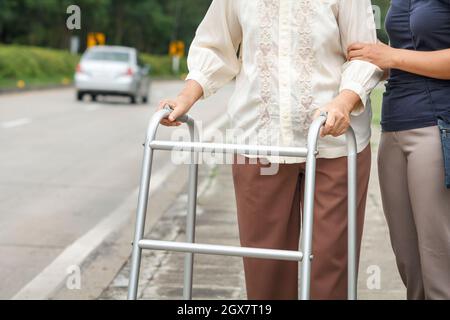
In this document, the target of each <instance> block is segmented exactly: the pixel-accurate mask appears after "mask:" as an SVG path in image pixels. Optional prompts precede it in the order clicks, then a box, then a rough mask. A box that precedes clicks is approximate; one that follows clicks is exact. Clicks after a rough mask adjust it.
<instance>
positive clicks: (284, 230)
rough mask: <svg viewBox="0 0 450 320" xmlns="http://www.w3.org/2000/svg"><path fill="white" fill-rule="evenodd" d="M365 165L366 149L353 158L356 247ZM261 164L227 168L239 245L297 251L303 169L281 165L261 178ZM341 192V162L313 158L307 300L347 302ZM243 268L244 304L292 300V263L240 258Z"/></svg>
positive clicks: (367, 169)
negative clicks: (233, 194) (230, 173)
mask: <svg viewBox="0 0 450 320" xmlns="http://www.w3.org/2000/svg"><path fill="white" fill-rule="evenodd" d="M242 160H243V159H242V158H241V159H240V161H242ZM238 163H239V162H238ZM370 163H371V151H370V147H367V148H366V149H365V150H364V151H363V152H361V153H360V154H359V155H358V229H359V232H358V245H359V244H360V243H361V238H362V229H363V224H364V211H365V206H366V196H367V187H368V182H369V175H370ZM264 166H266V165H263V164H261V163H258V164H251V163H248V160H246V161H245V164H235V165H233V178H234V185H235V191H236V199H237V211H238V218H239V232H240V238H241V243H242V245H243V246H245V247H256V248H270V249H286V250H298V248H299V235H300V225H301V220H300V219H301V204H302V198H303V191H304V173H305V165H304V164H282V165H280V166H279V170H278V173H277V174H276V175H261V169H262V168H263V167H264ZM269 166H270V165H269ZM347 194H348V193H347V158H339V159H318V161H317V177H316V193H315V210H314V215H315V217H314V219H315V220H314V235H313V252H314V260H313V262H312V274H311V298H312V299H320V300H322V299H346V298H347ZM244 269H245V279H246V285H247V295H248V298H249V299H250V300H273V299H285V300H291V299H297V298H298V281H297V279H298V263H296V262H289V261H273V260H260V259H244Z"/></svg>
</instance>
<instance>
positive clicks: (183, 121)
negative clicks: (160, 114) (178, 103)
mask: <svg viewBox="0 0 450 320" xmlns="http://www.w3.org/2000/svg"><path fill="white" fill-rule="evenodd" d="M164 109H165V110H168V111H170V112H173V111H174V110H173V108H172V107H171V106H169V105H168V104H166V105H165V106H164ZM176 121H179V122H182V123H187V122H189V116H188V115H187V114H185V115H183V116H181V117H179V118H178V119H177V120H176Z"/></svg>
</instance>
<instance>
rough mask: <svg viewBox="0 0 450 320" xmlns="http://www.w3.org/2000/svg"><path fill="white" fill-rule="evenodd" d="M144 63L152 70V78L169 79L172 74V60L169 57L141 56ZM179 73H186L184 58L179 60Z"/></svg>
mask: <svg viewBox="0 0 450 320" xmlns="http://www.w3.org/2000/svg"><path fill="white" fill-rule="evenodd" d="M141 58H142V60H143V61H144V63H146V64H149V65H150V66H151V68H152V75H153V76H154V77H170V76H173V72H172V58H171V57H169V56H155V55H149V54H142V55H141ZM180 73H181V74H184V73H187V62H186V58H183V59H181V66H180Z"/></svg>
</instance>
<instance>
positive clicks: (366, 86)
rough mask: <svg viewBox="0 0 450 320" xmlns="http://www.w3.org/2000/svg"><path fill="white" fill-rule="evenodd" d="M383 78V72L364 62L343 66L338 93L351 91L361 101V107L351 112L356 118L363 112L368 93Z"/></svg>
mask: <svg viewBox="0 0 450 320" xmlns="http://www.w3.org/2000/svg"><path fill="white" fill-rule="evenodd" d="M382 77H383V70H381V69H380V68H379V67H378V66H376V65H374V64H372V63H369V62H365V61H351V62H347V63H346V64H345V65H344V68H343V73H342V81H341V86H340V89H339V92H342V91H344V90H351V91H353V92H355V93H356V94H357V95H358V96H359V97H360V99H361V103H362V104H361V105H360V106H359V107H358V108H356V109H355V111H353V112H352V115H353V116H358V115H360V114H361V113H363V112H364V109H365V108H366V106H367V103H368V101H369V98H370V93H371V92H372V90H373V89H374V88H375V87H376V86H377V84H378V83H379V82H380V80H381V79H382Z"/></svg>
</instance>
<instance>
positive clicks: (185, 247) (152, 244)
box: [139, 240, 303, 261]
mask: <svg viewBox="0 0 450 320" xmlns="http://www.w3.org/2000/svg"><path fill="white" fill-rule="evenodd" d="M139 247H140V248H141V249H150V250H163V251H174V252H186V253H189V252H192V253H199V254H210V255H218V256H232V257H247V258H257V259H273V260H287V261H302V259H303V254H302V253H301V252H299V251H286V250H272V249H259V248H244V247H232V246H218V245H210V244H196V243H187V242H173V241H157V240H141V241H140V242H139Z"/></svg>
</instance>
